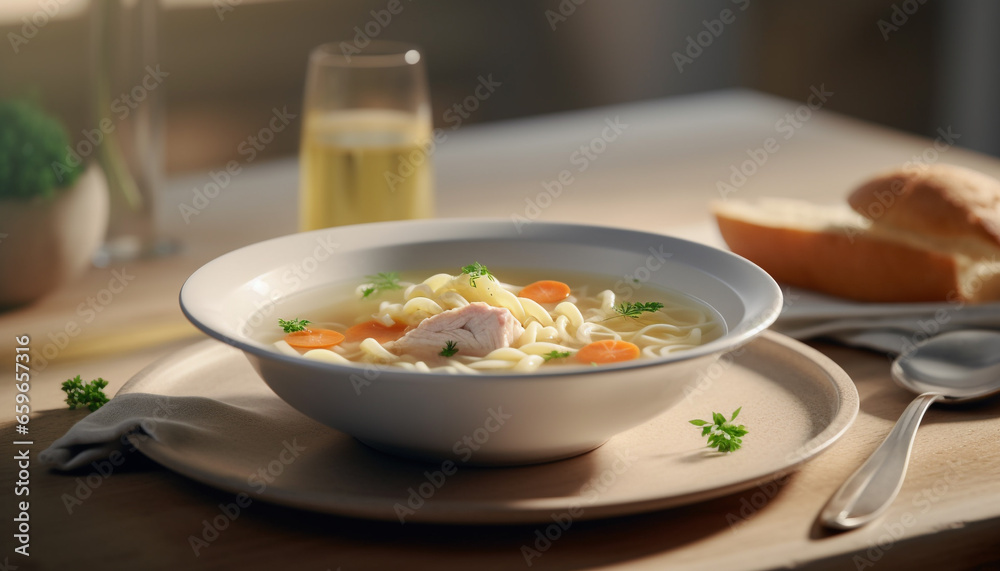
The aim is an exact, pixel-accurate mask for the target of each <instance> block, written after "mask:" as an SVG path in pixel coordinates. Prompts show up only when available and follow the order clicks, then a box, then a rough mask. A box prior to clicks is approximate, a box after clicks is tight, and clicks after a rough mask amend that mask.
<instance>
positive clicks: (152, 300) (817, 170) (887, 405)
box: [0, 86, 1000, 571]
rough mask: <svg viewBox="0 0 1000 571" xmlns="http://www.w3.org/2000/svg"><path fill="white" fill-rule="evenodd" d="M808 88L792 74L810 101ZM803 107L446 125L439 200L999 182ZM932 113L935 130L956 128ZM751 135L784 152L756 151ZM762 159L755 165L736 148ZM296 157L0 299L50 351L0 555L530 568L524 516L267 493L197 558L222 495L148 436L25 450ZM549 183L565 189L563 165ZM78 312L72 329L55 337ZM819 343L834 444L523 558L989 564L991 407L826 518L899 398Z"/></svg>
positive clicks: (23, 562) (8, 473)
mask: <svg viewBox="0 0 1000 571" xmlns="http://www.w3.org/2000/svg"><path fill="white" fill-rule="evenodd" d="M818 88H819V86H817V89H818ZM809 93H810V87H809V86H804V87H803V97H806V96H808V95H809ZM825 97H828V98H829V97H836V93H833V94H827V95H825ZM813 101H814V102H815V103H817V104H818V105H817V108H816V109H810V108H809V107H808V106H802V105H800V104H799V103H795V102H791V101H785V100H778V99H773V98H769V97H765V96H762V95H759V94H755V93H752V92H745V91H727V92H718V93H712V94H705V95H698V96H692V97H686V98H678V99H671V100H664V101H652V102H646V103H637V104H632V105H625V106H620V107H609V108H601V109H594V110H589V111H585V112H579V113H572V114H566V115H558V116H545V117H538V118H530V119H524V120H520V121H512V122H507V123H499V124H492V125H484V126H477V127H472V128H468V129H463V130H460V131H454V132H450V131H449V132H447V133H446V135H447V140H446V141H445V142H444V143H443V144H441V145H440V147H439V148H438V150H437V152H436V154H435V157H434V160H435V164H436V169H437V186H438V207H437V210H438V214H439V215H440V216H444V217H452V216H467V215H486V216H496V217H502V218H508V219H510V218H512V217H518V218H520V219H521V220H564V221H580V222H594V223H602V224H611V225H621V226H627V227H632V228H638V229H642V230H649V231H656V232H663V233H668V234H681V235H689V236H695V237H698V238H702V239H707V240H717V237H715V236H712V235H711V232H709V231H707V230H706V229H707V228H708V226H707V223H708V218H709V216H708V211H707V203H708V201H709V200H712V199H715V198H721V197H722V196H721V195H722V194H727V195H729V196H739V197H753V196H763V195H778V196H791V197H803V198H808V199H810V200H815V201H821V202H838V201H840V200H842V199H843V197H844V196H845V194H846V193H847V191H848V190H849V189H850V188H851V186H852V185H853V184H855V183H857V182H858V181H859V180H861V179H862V178H864V177H866V176H868V175H869V174H871V173H873V172H875V171H878V170H880V169H883V168H886V167H889V166H893V165H897V164H900V163H903V162H906V161H909V160H913V158H914V157H915V156H916V157H923V159H921V160H940V161H946V162H953V163H958V164H963V165H967V166H970V167H973V168H977V169H980V170H983V171H985V172H987V173H990V174H992V175H994V176H1000V162H998V161H996V160H995V159H992V158H989V157H984V156H981V155H976V154H973V153H970V152H967V151H963V150H961V149H959V148H957V147H952V146H950V145H949V144H948V143H947V142H946V141H944V138H943V137H942V140H940V141H938V142H937V146H936V147H935V142H934V141H931V140H926V139H921V138H917V137H912V136H908V135H904V134H900V133H896V132H892V131H888V130H885V129H882V128H877V127H873V126H871V125H867V124H863V123H859V122H856V121H853V120H850V119H846V118H843V117H838V116H835V115H832V114H829V113H827V112H824V111H823V110H822V109H821V107H822V104H821V101H819V99H818V98H814V99H813ZM789 114H791V115H789ZM941 127H942V132H943V133H947V132H948V125H942V126H941ZM959 136H960V134H959ZM769 138H773V139H774V143H777V149H776V150H774V149H775V145H774V144H772V143H767V140H768V139H769ZM958 142H959V143H960V142H961V139H960V138H959V139H958ZM765 144H767V145H769V147H770V148H771V149H772V150H774V152H770V153H767V152H765V153H764V154H763V155H762V154H761V153H760V152H758V151H757V149H759V148H764V147H765ZM754 155H756V156H757V157H758V161H757V162H758V163H761V164H757V165H756V166H755V167H753V165H743V163H744V161H746V160H748V159H749V160H752V158H753V156H754ZM760 159H765V160H760ZM741 166H742V167H743V168H744V171H746V172H751V171H753V172H752V174H750V175H749V176H746V175H744V177H745V180H743V178H741V177H739V176H736V177H735V178H734V179H733V180H730V177H731V176H733V168H736V169H737V170H738V169H740V168H741ZM583 167H585V168H583ZM564 171H565V172H564ZM296 173H297V169H296V163H295V161H294V160H285V161H278V162H273V163H268V164H244V165H241V172H240V173H239V174H238V175H236V176H234V177H233V180H232V181H231V183H230V184H229V186H227V187H226V188H225V189H224V190H223V191H222V192H221V193H220V194H219V196H218V197H216V198H214V199H213V200H212V201H211V202H210V204H209V205H208V206H207V207H206V208H204V209H203V210H200V211H199V213H198V214H197V215H195V216H191V217H189V220H188V221H185V220H184V219H183V218H182V216H181V215H180V211H179V205H180V204H181V203H188V204H190V203H191V201H192V198H193V196H194V194H195V189H203V188H204V185H206V184H207V183H208V182H210V181H211V178H210V174H209V173H205V174H204V175H199V176H193V177H186V178H183V179H176V180H173V181H171V184H170V186H169V188H168V189H166V192H164V194H163V202H162V204H161V205H160V207H161V208H160V210H159V218H160V223H161V226H162V227H163V228H165V229H166V230H167V231H168V232H169V233H170V234H172V235H173V236H175V237H177V238H178V239H179V240H180V241H181V242H182V243H183V244H184V250H183V253H182V254H180V255H177V256H173V257H170V258H165V259H160V260H153V261H143V262H136V263H128V264H124V265H118V266H112V267H110V268H104V269H94V270H91V271H90V273H89V274H88V275H86V276H85V277H84V278H83V279H81V280H79V281H78V282H77V283H74V284H72V285H70V286H68V287H66V288H64V289H62V290H61V291H59V292H58V293H57V294H55V295H53V296H52V297H50V298H48V299H46V300H44V301H43V302H41V303H39V304H37V305H34V306H32V307H29V308H25V309H22V310H18V311H14V312H9V313H6V314H4V315H2V316H0V339H2V340H3V341H2V343H3V347H4V352H3V354H4V355H7V356H8V358H9V359H10V361H11V363H12V362H13V355H14V350H13V346H14V344H13V338H14V336H16V335H22V334H28V335H30V336H31V339H32V341H31V344H32V347H33V349H34V351H35V353H36V354H40V355H41V358H39V359H36V365H37V366H36V371H35V373H34V376H33V380H32V385H31V392H30V396H31V405H32V415H31V421H30V425H29V426H30V439H31V441H32V442H33V444H31V445H29V446H13V445H11V444H10V442H11V441H12V440H14V439H15V438H17V437H16V435H14V430H13V424H12V422H11V420H10V419H11V417H6V418H4V421H3V423H2V431H3V434H5V435H7V436H6V437H5V441H4V444H3V447H4V454H3V456H4V458H5V460H3V461H2V462H0V475H2V480H3V489H4V490H5V491H4V492H3V494H4V496H5V499H4V502H3V505H4V522H5V524H4V525H5V527H4V528H3V530H4V533H3V538H4V539H3V543H2V544H3V545H4V552H3V553H2V554H0V564H3V563H7V564H9V567H6V568H9V569H14V566H15V565H16V566H17V568H19V569H64V568H79V569H91V568H93V569H98V568H100V569H161V568H162V569H200V568H208V569H211V568H225V569H229V568H253V569H257V568H260V569H265V568H266V569H274V568H279V569H285V568H297V569H343V570H345V571H346V570H349V569H364V568H373V569H374V568H386V569H403V568H419V569H424V568H427V569H430V568H434V569H439V568H445V569H508V568H511V569H520V568H523V567H525V566H526V563H525V560H524V558H523V557H522V554H521V551H520V547H521V545H523V544H527V543H529V542H532V541H533V540H534V535H533V533H534V530H535V529H536V527H535V526H509V527H459V526H454V527H451V526H433V525H414V524H410V525H406V526H400V525H396V524H389V523H378V522H368V521H359V520H352V519H346V518H339V517H332V516H323V515H316V514H312V513H307V512H302V511H297V510H292V509H286V508H281V507H277V506H272V505H268V504H266V503H264V502H260V501H258V502H254V503H252V504H251V505H250V506H249V507H247V508H245V509H243V510H242V512H241V514H240V516H239V517H238V518H236V519H235V520H234V521H232V522H231V525H229V526H228V527H227V529H226V530H224V531H223V532H222V533H220V534H219V537H218V538H217V539H215V540H214V541H212V542H211V543H210V545H209V546H208V547H205V548H203V549H201V550H200V551H199V553H198V555H197V556H196V555H195V553H194V550H193V549H192V547H191V546H190V544H189V537H190V536H198V535H200V534H201V532H202V529H203V526H204V522H205V521H206V520H210V519H212V518H213V517H215V516H216V515H218V514H219V513H220V511H219V510H220V507H219V505H220V504H225V503H228V502H231V501H232V499H233V496H232V495H231V494H227V493H225V492H221V491H217V490H214V489H212V488H208V487H206V486H203V485H200V484H197V483H194V482H192V481H190V480H187V479H185V478H183V477H181V476H178V475H176V474H174V473H172V472H170V471H168V470H166V469H163V468H161V467H159V466H158V465H156V464H154V463H152V462H151V461H149V460H147V459H145V458H144V457H142V456H141V455H139V454H138V453H135V454H130V455H128V456H127V457H126V459H125V461H124V463H122V464H121V465H119V466H111V465H109V464H99V465H97V466H92V467H91V468H88V469H84V470H81V471H79V472H76V473H71V474H63V473H54V472H49V471H46V470H45V469H43V468H42V467H41V466H39V465H38V463H37V462H36V461H34V459H35V458H36V457H37V454H38V453H39V452H40V451H41V450H43V449H44V448H45V447H46V446H47V445H48V444H49V443H50V442H51V441H52V440H54V439H55V438H56V437H58V436H60V435H61V434H63V433H64V432H65V431H66V430H67V429H69V427H70V426H71V425H72V424H73V423H74V422H75V421H77V420H79V419H80V418H82V417H83V416H85V415H86V411H69V410H67V409H66V408H65V405H63V404H62V403H61V400H62V397H63V395H62V393H61V391H60V390H59V385H60V383H61V381H63V380H65V379H66V378H68V377H71V376H73V375H76V374H81V375H83V376H84V378H91V377H96V376H102V377H104V378H105V379H107V380H109V381H110V383H111V384H110V385H109V391H111V392H113V391H115V390H117V389H118V388H119V387H120V386H121V385H122V384H123V383H124V382H125V381H126V380H128V378H129V377H130V376H131V375H133V374H134V373H135V372H137V371H138V370H139V369H141V368H142V367H143V366H145V365H146V364H148V363H149V362H150V361H151V360H153V359H154V358H157V357H159V356H161V355H165V354H167V353H169V352H170V351H173V350H175V349H177V348H178V347H182V346H185V345H187V344H190V343H192V342H194V341H196V340H198V339H200V338H201V337H200V335H199V334H197V333H196V332H195V331H194V329H193V328H191V327H190V326H189V325H187V324H186V322H185V321H184V319H183V317H182V316H181V314H180V311H179V310H178V308H177V303H176V295H177V291H178V289H179V287H180V285H181V283H182V282H183V280H184V278H185V277H186V276H187V275H188V274H189V273H190V272H191V271H192V270H194V269H195V268H197V267H198V266H199V265H200V264H202V263H204V262H205V261H207V260H209V259H211V258H212V257H214V256H216V255H218V254H219V253H222V252H224V251H227V250H230V249H232V248H234V247H237V246H240V245H243V244H247V243H251V242H254V241H258V240H260V239H263V238H267V237H272V236H277V235H281V234H285V233H289V232H292V231H294V226H295V201H296V198H295V197H296V176H297V174H296ZM560 177H561V178H562V181H563V182H562V183H558V184H560V185H561V187H562V188H558V187H557V186H556V184H557V183H554V182H553V181H559V180H560ZM720 181H721V182H722V183H725V184H728V185H729V186H728V187H726V186H720ZM546 188H548V189H549V190H546ZM553 196H554V198H553ZM548 198H551V200H549V199H548ZM114 271H118V272H119V274H121V273H122V272H124V274H125V281H126V282H127V284H128V285H127V286H126V287H124V288H123V289H122V288H116V289H121V291H120V292H119V293H116V294H114V295H113V296H112V297H111V299H110V300H109V299H108V296H107V295H106V294H104V295H103V297H101V290H102V289H104V288H106V287H108V282H109V280H110V279H113V277H114V276H113V274H112V272H114ZM128 276H133V277H128ZM4 278H5V279H7V276H4ZM90 298H93V299H103V300H105V301H107V303H102V302H99V301H98V302H94V303H96V307H99V310H98V309H96V307H95V306H94V305H88V304H91V302H90V301H89V299H90ZM81 304H84V306H81ZM87 307H90V308H91V309H94V311H93V312H89V311H87ZM71 323H72V324H74V325H76V327H71V328H70V329H69V331H71V332H73V333H67V325H69V324H71ZM815 346H816V347H818V348H819V349H820V350H822V351H823V352H824V353H826V354H827V355H829V356H830V357H831V358H833V359H834V360H835V361H836V362H837V363H839V364H840V365H841V366H842V367H843V368H844V369H845V370H846V371H847V372H848V373H849V374H850V375H851V377H852V378H853V379H854V380H855V382H856V384H857V387H858V391H859V393H860V395H861V412H860V414H859V416H858V419H857V421H856V422H855V424H854V425H853V426H852V428H851V429H850V431H849V432H848V433H847V434H846V435H845V436H844V437H843V438H842V439H841V440H840V441H839V442H838V443H837V444H835V445H834V446H833V447H832V448H831V449H830V450H829V451H827V452H825V453H824V454H822V455H821V456H819V457H818V458H817V459H815V460H814V461H812V462H810V463H808V464H807V465H805V466H804V467H803V468H802V469H801V470H800V471H799V472H797V473H796V474H794V475H793V476H791V477H789V478H787V479H785V480H782V483H781V485H777V486H774V485H768V484H762V486H761V487H759V488H755V489H751V490H748V491H745V492H742V493H738V494H733V495H730V496H726V497H723V498H719V499H716V500H712V501H708V502H703V503H699V504H696V505H691V506H688V507H683V508H678V509H672V510H666V511H662V512H657V513H651V514H645V515H638V516H633V517H625V518H620V519H615V520H608V521H594V522H583V523H575V524H573V526H572V527H571V528H570V529H568V530H567V531H566V532H565V533H564V534H563V537H562V538H560V540H559V541H558V542H556V543H555V544H553V546H552V547H551V548H550V549H549V550H547V551H546V552H545V553H544V554H543V556H542V557H540V558H537V559H534V560H533V561H532V567H535V568H543V569H570V568H581V567H614V568H625V567H628V568H636V569H663V568H668V567H669V568H671V569H687V568H691V569H701V568H713V569H770V568H781V567H791V566H802V567H807V568H814V569H864V568H868V567H875V568H878V569H917V568H921V569H952V568H956V569H958V568H971V567H975V566H980V565H981V566H983V567H980V568H987V567H989V568H1000V567H998V566H1000V548H998V547H997V545H998V543H1000V542H998V539H1000V480H998V475H1000V452H998V449H1000V447H998V446H997V437H998V436H1000V418H998V417H1000V402H996V401H993V402H988V403H986V404H981V405H978V406H970V407H966V408H962V409H957V408H942V407H939V408H934V409H932V410H931V411H930V412H928V414H927V417H926V420H925V423H924V424H925V425H924V427H923V428H921V430H920V432H919V434H918V436H917V442H916V445H915V448H914V454H913V458H912V463H911V466H910V471H909V473H908V475H907V480H906V483H905V485H904V487H903V490H902V492H901V493H900V496H899V498H898V499H897V500H896V502H895V503H894V504H893V506H892V508H891V509H890V511H889V513H888V514H887V515H886V516H885V517H884V518H883V519H881V520H880V521H878V522H877V523H875V524H872V525H870V526H868V527H866V528H864V529H860V530H856V531H852V532H849V533H840V534H827V533H825V532H823V531H822V530H820V529H819V528H818V527H817V526H816V525H815V519H816V516H817V514H818V512H819V510H820V508H821V507H822V506H823V504H824V503H825V501H826V500H827V498H828V497H829V496H830V494H831V493H832V492H833V491H834V490H835V489H836V488H837V486H838V485H839V484H840V483H841V482H842V481H843V480H844V479H845V478H846V477H847V476H848V475H849V474H850V473H851V472H852V471H853V470H854V469H855V468H856V467H857V466H858V465H859V464H860V463H861V462H862V461H863V459H864V458H866V457H867V456H868V455H869V454H870V453H871V452H872V451H873V450H874V448H875V447H876V446H877V445H878V443H879V442H880V441H881V439H882V438H883V437H884V436H885V434H886V433H887V432H888V431H889V429H890V428H891V426H892V424H893V423H894V422H895V420H896V418H897V417H898V415H899V414H900V413H901V412H902V410H903V408H904V407H905V406H906V404H907V403H908V401H909V400H910V398H911V395H909V394H908V393H906V392H905V391H903V390H902V389H898V388H896V387H895V386H894V385H893V384H892V383H891V382H890V380H889V377H888V359H887V357H886V356H885V355H878V354H875V353H871V352H865V351H859V350H853V349H847V348H843V347H837V346H833V345H825V344H816V345H815ZM43 359H44V361H45V362H44V363H43V362H42V361H43ZM43 364H44V367H42V365H43ZM13 399H14V388H13V383H12V382H6V383H3V384H2V386H0V402H4V403H12V402H13ZM8 406H9V405H8ZM8 410H9V409H8ZM11 435H14V436H13V437H12V436H11ZM24 449H29V450H30V454H29V455H30V457H31V458H32V459H33V461H32V464H31V468H30V484H29V489H30V496H29V497H18V496H15V495H14V489H15V487H17V486H18V485H17V484H15V480H17V470H18V468H17V465H16V461H14V460H11V457H12V456H13V455H15V454H17V453H18V452H19V451H20V450H24ZM102 472H103V474H102ZM15 500H19V501H23V500H29V501H30V526H31V529H30V534H31V544H30V553H31V556H30V557H29V558H25V557H22V556H21V555H18V554H16V553H14V551H13V548H14V546H15V545H16V543H13V542H11V538H12V535H13V533H14V531H13V529H14V522H13V521H12V520H13V518H14V517H15V516H16V515H17V512H18V511H19V510H16V509H15V508H16V507H17V506H16V505H15ZM2 568H5V567H0V569H2Z"/></svg>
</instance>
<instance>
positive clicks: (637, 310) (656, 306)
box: [615, 301, 663, 319]
mask: <svg viewBox="0 0 1000 571" xmlns="http://www.w3.org/2000/svg"><path fill="white" fill-rule="evenodd" d="M661 309H663V304H662V303H660V302H658V301H650V302H646V303H641V302H640V303H629V302H625V303H622V304H620V305H618V306H615V313H617V314H618V315H620V316H622V317H631V318H632V319H638V317H639V316H640V315H642V314H643V313H655V312H657V311H660V310H661Z"/></svg>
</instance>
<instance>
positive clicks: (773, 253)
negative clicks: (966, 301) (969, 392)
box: [715, 210, 963, 302]
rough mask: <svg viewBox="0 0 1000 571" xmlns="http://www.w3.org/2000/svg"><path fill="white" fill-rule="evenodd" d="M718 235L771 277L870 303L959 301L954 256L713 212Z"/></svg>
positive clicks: (867, 236) (871, 238) (867, 237)
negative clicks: (771, 224)
mask: <svg viewBox="0 0 1000 571" xmlns="http://www.w3.org/2000/svg"><path fill="white" fill-rule="evenodd" d="M715 218H716V221H717V223H718V226H719V231H720V232H721V233H722V237H723V239H725V241H726V244H728V245H729V248H730V249H731V250H732V251H733V252H734V253H736V254H739V255H740V256H743V257H744V258H747V259H749V260H751V261H752V262H754V263H756V264H757V265H758V266H760V267H761V268H762V269H764V271H766V272H767V273H769V274H770V275H771V276H772V277H773V278H774V279H775V280H777V281H779V282H782V283H785V284H788V285H792V286H797V287H802V288H807V289H811V290H814V291H818V292H822V293H826V294H829V295H834V296H838V297H844V298H848V299H854V300H858V301H871V302H924V301H943V300H958V299H962V298H963V297H962V295H961V291H960V287H959V279H960V271H961V269H960V268H959V267H958V263H957V262H956V260H955V258H954V257H953V256H950V255H946V254H943V253H937V252H933V251H928V250H920V249H917V248H914V247H911V246H908V245H906V244H902V243H897V242H890V241H886V240H882V239H879V238H877V237H874V236H871V235H870V234H868V233H866V232H859V233H853V232H848V231H846V230H844V229H842V230H835V229H834V230H825V231H817V230H807V229H796V228H788V227H776V226H767V225H762V224H757V223H753V222H748V221H746V220H742V219H739V218H734V217H730V216H728V215H727V214H726V213H725V212H720V211H719V210H716V212H715Z"/></svg>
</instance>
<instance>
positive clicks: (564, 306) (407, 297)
mask: <svg viewBox="0 0 1000 571" xmlns="http://www.w3.org/2000/svg"><path fill="white" fill-rule="evenodd" d="M474 283H475V285H473V282H472V280H471V279H470V276H469V275H467V274H459V275H457V276H456V275H450V274H445V273H441V274H435V275H433V276H431V277H429V278H427V279H425V280H424V281H422V282H420V283H408V282H400V284H399V285H400V286H402V292H401V293H402V295H401V296H400V295H399V292H391V293H392V294H395V295H394V296H386V297H394V298H396V300H393V301H382V302H381V303H380V304H379V307H378V310H377V312H375V313H374V315H366V316H363V319H359V321H361V320H368V319H374V320H376V321H379V322H381V323H382V324H384V325H385V326H387V327H391V326H393V325H395V324H405V325H407V326H414V327H416V326H417V325H418V324H419V323H420V322H421V321H423V320H424V319H427V318H429V317H432V316H434V315H437V314H439V313H442V312H444V311H447V310H450V309H456V308H461V307H464V306H466V305H469V304H470V303H473V302H484V303H486V304H489V305H491V306H494V307H500V308H506V309H507V310H509V311H510V312H511V314H512V315H513V316H514V318H515V319H517V321H518V322H520V323H521V325H522V326H523V327H524V332H523V333H522V334H521V335H520V336H519V337H517V338H516V339H514V340H513V341H512V343H511V344H510V347H504V348H500V349H496V350H494V351H492V352H491V353H489V354H487V355H486V356H484V357H474V356H469V355H461V353H460V352H459V353H458V354H456V355H453V356H450V357H442V358H440V359H436V360H435V362H434V363H433V364H428V363H427V362H424V361H420V360H417V359H416V358H414V357H413V356H410V355H406V354H403V355H397V354H395V353H393V352H392V351H390V350H388V349H386V348H385V347H384V346H383V344H381V343H379V342H378V341H377V340H375V339H373V338H368V339H364V340H363V341H360V342H357V341H354V342H351V343H342V344H340V345H337V346H335V347H332V348H330V349H313V350H310V351H306V352H304V353H300V352H299V351H297V350H296V349H295V348H293V347H291V346H289V345H288V344H287V343H285V342H284V341H278V342H277V343H276V344H275V345H276V346H277V348H278V349H279V350H280V351H282V352H285V353H288V354H295V355H300V354H301V355H303V356H305V357H306V358H310V359H317V360H322V361H328V362H335V363H342V364H349V363H354V364H359V363H378V364H380V365H385V366H392V367H399V368H402V369H407V370H414V371H424V372H441V373H482V372H491V371H492V372H525V373H527V372H532V371H536V370H538V369H539V367H542V366H543V365H546V363H547V360H546V356H547V355H551V354H552V353H553V352H556V353H559V354H564V355H565V354H573V353H575V352H576V351H578V350H579V349H580V348H581V347H583V346H585V345H587V344H589V343H592V342H595V341H601V340H605V339H611V340H621V341H628V342H630V343H633V344H635V345H636V346H637V347H638V348H639V350H640V358H655V357H660V356H664V355H668V354H670V353H674V352H676V351H682V350H685V349H689V348H692V347H696V346H698V345H701V344H702V343H704V342H707V341H709V340H711V339H715V338H717V337H719V336H720V335H721V334H722V333H723V326H722V324H721V323H720V322H719V320H718V319H717V318H715V317H714V316H713V314H712V313H711V312H710V310H708V309H707V308H702V307H698V306H697V305H696V304H695V303H694V302H690V301H687V300H676V299H675V300H671V299H669V298H667V299H666V300H665V301H667V303H664V304H663V307H662V308H660V309H659V310H657V311H654V312H649V313H642V314H641V315H639V316H637V317H630V316H624V315H622V314H621V313H619V312H618V311H616V301H617V300H616V296H615V293H614V292H612V291H611V290H608V289H604V290H602V291H599V292H597V293H596V294H589V293H588V291H587V290H588V287H586V286H585V287H582V288H574V289H573V290H571V293H570V295H569V296H568V297H567V298H566V299H565V300H563V301H561V302H558V303H553V304H544V305H543V304H540V303H538V302H535V301H533V300H531V299H528V298H525V297H519V296H518V293H519V292H520V291H521V290H522V289H523V287H521V286H515V285H511V284H507V283H502V282H500V281H497V280H494V279H492V277H491V276H483V277H478V278H477V279H475V282H474ZM364 291H365V285H362V286H358V288H357V290H356V292H355V293H356V295H357V296H358V298H359V299H360V298H361V297H362V296H363V295H364ZM399 297H401V298H402V299H401V300H399V299H398V298H399ZM324 326H329V327H331V328H333V329H339V330H343V329H346V327H347V325H345V324H339V323H329V324H324ZM559 361H565V359H553V361H552V363H551V365H556V364H558V362H559Z"/></svg>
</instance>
